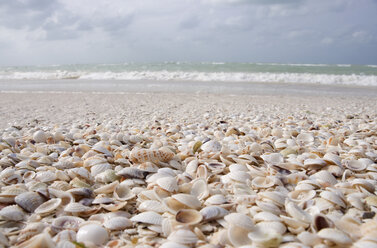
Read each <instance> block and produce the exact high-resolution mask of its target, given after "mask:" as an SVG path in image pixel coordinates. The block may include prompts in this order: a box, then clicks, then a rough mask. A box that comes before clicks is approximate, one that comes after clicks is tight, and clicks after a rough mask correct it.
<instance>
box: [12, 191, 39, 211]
mask: <svg viewBox="0 0 377 248" xmlns="http://www.w3.org/2000/svg"><path fill="white" fill-rule="evenodd" d="M14 201H15V202H16V203H17V205H18V206H20V207H21V208H23V209H24V210H26V211H27V212H29V213H33V212H34V210H35V209H36V208H37V207H39V205H41V204H42V203H43V202H44V201H45V200H44V199H43V197H42V196H40V195H39V194H38V193H35V192H25V193H22V194H19V195H18V196H16V197H15V198H14Z"/></svg>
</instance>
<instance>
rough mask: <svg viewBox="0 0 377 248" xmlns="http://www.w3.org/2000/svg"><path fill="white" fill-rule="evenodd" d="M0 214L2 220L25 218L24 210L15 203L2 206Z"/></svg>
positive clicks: (20, 219)
mask: <svg viewBox="0 0 377 248" xmlns="http://www.w3.org/2000/svg"><path fill="white" fill-rule="evenodd" d="M0 216H1V217H2V218H3V219H4V220H11V221H22V220H24V219H25V217H26V215H25V212H24V211H22V209H21V208H20V207H19V206H17V205H11V206H7V207H4V208H3V209H1V210H0Z"/></svg>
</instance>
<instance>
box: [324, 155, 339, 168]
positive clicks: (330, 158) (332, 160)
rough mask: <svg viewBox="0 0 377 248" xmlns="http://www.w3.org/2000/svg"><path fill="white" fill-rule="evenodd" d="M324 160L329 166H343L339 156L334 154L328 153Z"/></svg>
mask: <svg viewBox="0 0 377 248" xmlns="http://www.w3.org/2000/svg"><path fill="white" fill-rule="evenodd" d="M323 160H325V161H326V162H327V163H328V164H334V165H338V166H341V165H342V163H341V161H340V158H339V156H338V155H336V154H334V153H326V154H325V155H324V156H323Z"/></svg>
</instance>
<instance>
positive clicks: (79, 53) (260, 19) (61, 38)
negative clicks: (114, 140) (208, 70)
mask: <svg viewBox="0 0 377 248" xmlns="http://www.w3.org/2000/svg"><path fill="white" fill-rule="evenodd" d="M158 61H228V62H280V63H346V64H377V0H0V65H36V64H73V63H123V62H158Z"/></svg>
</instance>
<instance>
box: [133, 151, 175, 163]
mask: <svg viewBox="0 0 377 248" xmlns="http://www.w3.org/2000/svg"><path fill="white" fill-rule="evenodd" d="M173 157H174V153H173V152H172V151H171V150H170V149H168V148H160V149H159V150H153V149H151V150H147V149H133V150H132V152H131V156H130V159H131V161H133V162H134V163H144V162H152V163H153V162H155V163H158V162H169V161H170V160H172V159H173Z"/></svg>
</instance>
